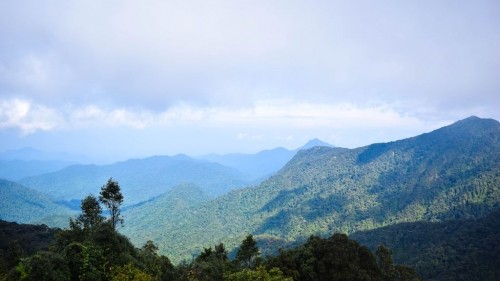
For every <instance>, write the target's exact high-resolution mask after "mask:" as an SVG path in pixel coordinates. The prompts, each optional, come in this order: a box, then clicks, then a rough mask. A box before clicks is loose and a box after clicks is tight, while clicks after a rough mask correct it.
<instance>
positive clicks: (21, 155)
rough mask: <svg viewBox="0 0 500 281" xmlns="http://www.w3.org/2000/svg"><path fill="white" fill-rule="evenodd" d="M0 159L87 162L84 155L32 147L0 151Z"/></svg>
mask: <svg viewBox="0 0 500 281" xmlns="http://www.w3.org/2000/svg"><path fill="white" fill-rule="evenodd" d="M0 160H6V161H8V160H22V161H57V162H69V163H73V164H75V163H88V162H89V160H88V159H87V158H85V157H84V156H78V155H73V154H70V153H66V152H48V151H41V150H38V149H35V148H33V147H23V148H20V149H15V150H9V151H4V152H0Z"/></svg>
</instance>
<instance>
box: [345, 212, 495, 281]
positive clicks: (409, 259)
mask: <svg viewBox="0 0 500 281" xmlns="http://www.w3.org/2000/svg"><path fill="white" fill-rule="evenodd" d="M351 238H352V239H354V240H356V241H358V242H360V243H361V244H364V245H367V246H369V248H370V249H372V250H375V249H376V248H377V246H378V245H379V244H384V245H386V246H388V247H389V248H391V249H392V252H393V258H394V261H395V262H396V263H404V264H407V265H410V266H412V267H413V268H415V269H416V270H417V272H418V274H419V276H420V277H421V278H422V280H478V281H480V280H498V279H499V278H500V209H497V210H495V211H494V212H493V213H491V214H490V215H488V216H486V217H483V218H480V219H468V220H450V221H445V222H413V223H402V224H396V225H391V226H386V227H382V228H378V229H375V230H370V231H365V232H359V233H354V234H353V235H351Z"/></svg>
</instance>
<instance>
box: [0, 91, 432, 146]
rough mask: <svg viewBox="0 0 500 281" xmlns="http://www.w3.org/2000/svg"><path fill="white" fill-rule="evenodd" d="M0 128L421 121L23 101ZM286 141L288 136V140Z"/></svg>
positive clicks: (266, 104) (310, 107)
mask: <svg viewBox="0 0 500 281" xmlns="http://www.w3.org/2000/svg"><path fill="white" fill-rule="evenodd" d="M0 108H1V113H2V114H1V117H2V118H1V120H2V122H1V123H0V128H4V129H5V128H10V129H11V128H17V129H19V130H20V131H21V132H22V133H23V134H30V133H34V132H36V131H38V130H42V131H47V130H74V129H79V128H92V127H95V128H97V127H101V128H102V127H120V126H121V127H129V128H133V129H145V128H161V127H171V126H179V125H188V126H207V127H213V128H219V129H221V128H222V129H223V128H228V127H240V128H266V129H269V128H286V129H289V130H290V131H291V132H293V130H294V129H329V130H332V129H346V128H350V129H355V128H365V129H366V128H371V129H375V128H378V129H384V128H401V127H412V128H422V127H425V126H427V124H425V122H423V121H421V120H419V119H417V118H416V117H412V116H408V115H404V114H400V113H398V112H397V111H396V110H395V109H394V108H393V107H391V106H390V105H372V106H365V107H360V106H357V105H354V104H349V103H334V104H317V103H310V102H301V101H294V100H265V101H259V102H257V103H255V104H254V105H253V106H251V107H242V108H236V109H233V108H228V107H213V106H210V107H198V106H192V105H188V104H179V105H177V106H172V107H171V108H169V109H168V110H165V111H163V112H151V111H145V110H133V109H127V108H106V107H100V106H97V105H87V106H82V107H74V106H73V107H67V108H62V109H58V108H52V107H49V106H46V105H40V104H36V103H33V102H30V101H27V100H20V99H13V100H6V101H3V102H2V103H1V107H0ZM237 138H238V139H243V138H246V139H249V138H251V139H263V136H262V135H261V134H258V135H253V134H250V133H240V134H239V135H238V136H237ZM289 138H291V137H289Z"/></svg>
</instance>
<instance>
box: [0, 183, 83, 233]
mask: <svg viewBox="0 0 500 281" xmlns="http://www.w3.org/2000/svg"><path fill="white" fill-rule="evenodd" d="M74 214H75V212H73V211H71V210H70V209H68V208H65V207H63V206H60V205H58V204H56V203H55V202H54V201H53V200H52V199H51V198H49V197H48V196H47V195H45V194H43V193H40V192H37V191H35V190H33V189H31V188H27V187H24V186H22V185H20V184H17V183H15V182H11V181H7V180H0V220H6V221H15V222H19V223H44V224H47V225H49V226H59V227H63V226H67V225H68V218H69V217H70V216H73V215H74Z"/></svg>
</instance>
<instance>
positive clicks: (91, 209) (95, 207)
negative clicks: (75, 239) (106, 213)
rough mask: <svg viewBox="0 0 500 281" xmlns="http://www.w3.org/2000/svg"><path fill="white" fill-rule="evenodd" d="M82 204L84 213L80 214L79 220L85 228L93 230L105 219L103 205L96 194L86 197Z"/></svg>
mask: <svg viewBox="0 0 500 281" xmlns="http://www.w3.org/2000/svg"><path fill="white" fill-rule="evenodd" d="M80 206H81V209H82V213H81V214H80V215H79V216H78V222H79V223H81V224H82V226H83V229H84V230H89V231H91V230H92V229H93V228H94V227H96V226H97V225H99V224H101V223H102V222H103V221H104V217H103V216H102V208H101V205H100V204H99V201H97V198H95V196H94V195H92V194H90V195H89V196H87V197H85V198H84V199H83V200H82V203H81V205H80Z"/></svg>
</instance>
